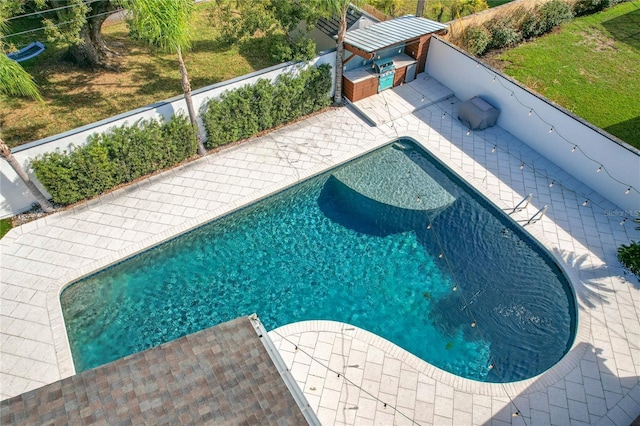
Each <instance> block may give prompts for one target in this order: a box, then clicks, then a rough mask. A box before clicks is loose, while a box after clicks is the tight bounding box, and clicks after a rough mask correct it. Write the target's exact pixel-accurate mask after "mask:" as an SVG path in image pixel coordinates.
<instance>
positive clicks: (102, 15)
mask: <svg viewBox="0 0 640 426" xmlns="http://www.w3.org/2000/svg"><path fill="white" fill-rule="evenodd" d="M117 9H118V8H117V7H116V6H115V5H114V4H112V3H111V2H110V1H99V2H93V3H91V12H90V15H89V16H91V15H99V16H93V17H89V16H87V22H86V23H85V24H84V26H83V27H82V29H81V30H80V34H79V35H78V37H80V39H81V40H82V41H83V42H82V43H80V44H73V45H71V46H69V49H68V50H67V54H66V57H67V59H68V60H69V61H71V62H73V63H74V64H76V65H79V66H81V67H85V68H90V69H99V68H106V69H116V67H114V66H113V65H112V64H110V63H109V59H110V58H111V57H112V56H113V51H112V50H111V49H109V48H108V47H107V44H106V43H105V42H104V40H103V38H102V33H101V29H102V24H103V23H104V21H105V20H106V19H107V18H108V17H109V13H108V12H110V11H116V10H117Z"/></svg>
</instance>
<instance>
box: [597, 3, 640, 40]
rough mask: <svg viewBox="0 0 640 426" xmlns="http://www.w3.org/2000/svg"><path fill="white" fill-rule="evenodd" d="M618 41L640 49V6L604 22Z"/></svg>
mask: <svg viewBox="0 0 640 426" xmlns="http://www.w3.org/2000/svg"><path fill="white" fill-rule="evenodd" d="M602 25H603V26H604V27H605V28H606V29H607V31H608V32H609V34H611V36H612V37H613V38H615V39H616V40H617V41H619V42H621V43H625V44H627V45H629V46H631V47H632V48H633V49H635V50H640V8H638V9H636V10H634V11H632V12H629V13H625V14H624V15H621V16H618V17H617V18H613V19H609V20H608V21H605V22H603V23H602Z"/></svg>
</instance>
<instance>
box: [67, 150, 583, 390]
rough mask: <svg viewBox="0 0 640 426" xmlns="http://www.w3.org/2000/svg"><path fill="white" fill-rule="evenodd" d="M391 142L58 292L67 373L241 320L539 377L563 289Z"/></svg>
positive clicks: (536, 259)
mask: <svg viewBox="0 0 640 426" xmlns="http://www.w3.org/2000/svg"><path fill="white" fill-rule="evenodd" d="M401 143H402V146H403V147H404V149H398V147H399V145H396V147H393V146H387V147H385V148H382V149H380V150H378V151H375V152H373V153H371V154H368V155H367V156H365V157H362V158H361V159H358V160H356V161H353V162H351V163H348V164H347V165H344V166H342V167H340V168H338V169H335V170H332V171H330V172H327V173H325V174H323V175H321V176H318V177H315V178H313V179H310V180H309V181H307V182H304V183H302V184H299V185H297V186H295V187H293V188H291V189H288V190H286V191H284V192H282V193H280V194H277V195H274V196H272V197H270V198H268V199H266V200H263V201H261V202H259V203H257V204H255V205H253V206H250V207H247V208H245V209H242V210H240V211H238V212H235V213H233V214H230V215H228V216H226V217H223V218H221V219H218V220H216V221H215V222H213V223H211V224H208V225H205V226H203V227H201V228H199V229H197V230H195V231H193V232H190V233H188V234H186V235H183V236H180V237H179V238H176V239H174V240H172V241H170V242H168V243H165V244H163V245H161V246H159V247H156V248H154V249H151V250H149V251H147V252H144V253H142V254H140V255H138V256H135V257H133V258H131V259H128V260H125V261H123V262H121V263H119V264H117V265H115V266H112V267H110V268H108V269H106V270H103V271H101V272H98V273H96V274H94V275H92V276H90V277H88V278H86V279H83V280H81V281H79V282H77V283H74V284H73V285H71V286H69V287H68V288H67V289H66V290H65V291H64V292H63V293H62V296H61V301H62V308H63V313H64V318H65V322H66V327H67V333H68V336H69V341H70V344H71V350H72V353H73V359H74V362H75V366H76V370H77V371H83V370H86V369H89V368H92V367H96V366H98V365H101V364H104V363H106V362H109V361H112V360H115V359H118V358H121V357H123V356H126V355H128V354H131V353H135V352H138V351H141V350H143V349H147V348H150V347H152V346H155V345H158V344H160V343H163V342H166V341H169V340H172V339H176V338H178V337H180V336H183V335H185V334H188V333H193V332H195V331H198V330H201V329H204V328H207V327H210V326H212V325H215V324H218V323H221V322H224V321H228V320H231V319H233V318H236V317H238V316H242V315H249V314H251V313H254V312H256V313H257V314H258V316H259V317H260V318H261V320H262V322H263V323H264V325H265V327H267V329H273V328H276V327H279V326H281V325H285V324H288V323H292V322H296V321H303V320H311V319H327V320H335V321H341V322H346V323H349V324H353V325H356V326H358V327H361V328H363V329H366V330H368V331H371V332H373V333H375V334H377V335H380V336H382V337H384V338H386V339H388V340H390V341H392V342H394V343H396V344H397V345H399V346H400V347H402V348H404V349H406V350H407V351H409V352H412V353H413V354H415V355H417V356H418V357H420V358H422V359H424V360H425V361H427V362H429V363H431V364H434V365H436V366H437V367H440V368H442V369H444V370H447V371H450V372H452V373H454V374H457V375H460V376H463V377H467V378H471V379H475V380H480V381H488V382H508V381H514V380H521V379H525V378H529V377H532V376H534V375H537V374H539V373H541V372H543V371H545V370H546V369H548V368H550V367H551V366H552V365H553V364H555V363H556V362H557V361H558V360H559V359H560V358H561V357H562V356H563V355H564V354H565V353H566V352H567V351H568V349H569V347H570V345H571V343H572V340H573V336H574V329H575V318H576V314H575V306H574V296H573V294H572V292H571V290H570V286H569V284H568V283H567V281H566V279H565V278H564V276H563V275H562V273H561V272H560V270H559V269H558V268H557V266H556V265H555V264H554V263H553V262H552V260H551V259H550V257H549V256H548V255H547V254H546V253H545V252H544V251H543V250H541V249H540V248H539V246H538V245H537V243H535V242H533V241H530V240H529V239H528V237H526V236H525V234H524V233H522V232H521V231H520V230H519V229H518V227H517V225H515V224H513V223H512V222H511V221H510V220H509V219H507V218H506V216H505V215H504V214H502V213H501V212H499V211H498V210H497V209H496V208H495V207H493V206H492V205H490V204H489V203H488V202H487V201H485V200H484V199H483V198H482V197H481V196H479V195H477V194H475V193H473V191H470V190H469V189H465V187H464V184H462V182H460V181H459V179H458V178H457V177H456V176H454V175H452V174H451V173H450V172H448V171H446V170H445V169H444V168H443V167H442V166H441V165H437V164H436V163H434V162H432V161H434V160H430V159H429V157H428V156H427V154H426V153H424V152H423V151H422V150H421V149H418V148H417V147H416V146H415V145H413V144H412V143H411V142H409V141H402V142H401ZM461 185H463V186H461ZM441 253H442V254H443V256H442V257H440V254H441ZM474 322H475V327H474V326H472V324H473V323H474ZM490 365H493V368H489V366H490Z"/></svg>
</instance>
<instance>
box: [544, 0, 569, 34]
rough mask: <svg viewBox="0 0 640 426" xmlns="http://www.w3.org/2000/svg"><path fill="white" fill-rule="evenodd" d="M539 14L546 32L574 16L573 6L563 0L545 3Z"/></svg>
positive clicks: (552, 0)
mask: <svg viewBox="0 0 640 426" xmlns="http://www.w3.org/2000/svg"><path fill="white" fill-rule="evenodd" d="M538 15H539V16H540V19H541V21H542V22H543V24H542V25H543V27H544V32H545V33H547V32H549V31H551V30H552V29H553V28H554V27H557V26H558V25H560V24H562V23H564V22H567V21H570V20H571V19H572V18H573V13H572V12H571V7H570V6H569V5H568V4H567V3H565V2H564V1H562V0H551V1H550V2H548V3H545V4H543V5H542V6H540V7H539V8H538Z"/></svg>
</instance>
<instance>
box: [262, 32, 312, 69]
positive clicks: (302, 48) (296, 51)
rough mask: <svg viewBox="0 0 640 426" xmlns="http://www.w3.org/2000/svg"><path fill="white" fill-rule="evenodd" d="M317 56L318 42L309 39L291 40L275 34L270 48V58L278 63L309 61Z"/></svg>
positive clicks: (297, 38)
mask: <svg viewBox="0 0 640 426" xmlns="http://www.w3.org/2000/svg"><path fill="white" fill-rule="evenodd" d="M315 54H316V42H315V41H313V40H312V39H311V38H309V37H305V36H299V37H296V38H293V39H292V38H290V37H288V36H286V35H285V34H275V35H273V38H272V40H271V44H270V46H269V56H271V58H272V59H273V60H274V61H276V62H280V63H282V62H288V61H308V60H310V59H311V58H313V57H314V56H315Z"/></svg>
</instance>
